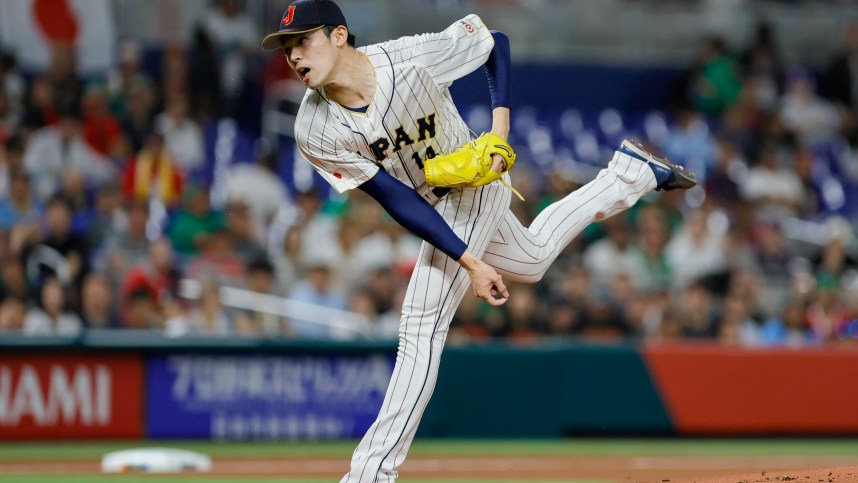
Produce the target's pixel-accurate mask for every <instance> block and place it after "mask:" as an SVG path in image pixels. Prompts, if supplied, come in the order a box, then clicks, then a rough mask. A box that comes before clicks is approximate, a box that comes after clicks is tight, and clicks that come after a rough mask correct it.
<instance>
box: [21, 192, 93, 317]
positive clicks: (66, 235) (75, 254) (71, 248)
mask: <svg viewBox="0 0 858 483" xmlns="http://www.w3.org/2000/svg"><path fill="white" fill-rule="evenodd" d="M44 218H45V228H44V233H43V234H42V236H41V238H40V239H39V240H37V241H36V242H35V243H33V244H32V245H30V246H29V247H27V249H26V250H25V253H24V260H25V261H26V264H27V268H28V272H29V270H30V267H38V266H44V267H46V268H48V269H49V271H50V272H51V273H53V274H54V275H56V276H58V277H60V279H61V281H62V282H64V283H69V284H71V291H70V292H71V293H70V299H69V302H70V303H71V306H73V307H77V306H78V303H79V301H80V298H79V297H80V287H81V283H82V282H83V278H84V276H85V275H86V273H87V272H88V271H89V254H90V247H89V244H88V243H87V242H86V239H85V238H83V237H82V236H80V235H78V234H76V233H73V232H72V231H71V228H72V206H71V203H70V202H69V200H68V199H66V198H63V197H61V196H56V197H53V198H51V199H50V200H49V201H48V203H47V205H46V206H45V215H44Z"/></svg>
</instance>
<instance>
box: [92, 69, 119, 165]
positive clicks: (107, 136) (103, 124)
mask: <svg viewBox="0 0 858 483" xmlns="http://www.w3.org/2000/svg"><path fill="white" fill-rule="evenodd" d="M83 137H84V139H86V142H87V143H89V145H90V147H92V148H93V149H95V150H96V151H97V152H98V153H99V154H101V155H102V156H109V157H111V158H113V159H122V158H124V157H125V156H127V153H126V145H125V140H124V138H123V136H122V127H121V126H120V124H119V120H118V119H116V117H114V115H113V113H112V112H110V98H109V96H108V92H107V87H106V86H104V85H101V84H91V85H90V86H89V87H87V89H86V94H85V95H84V98H83Z"/></svg>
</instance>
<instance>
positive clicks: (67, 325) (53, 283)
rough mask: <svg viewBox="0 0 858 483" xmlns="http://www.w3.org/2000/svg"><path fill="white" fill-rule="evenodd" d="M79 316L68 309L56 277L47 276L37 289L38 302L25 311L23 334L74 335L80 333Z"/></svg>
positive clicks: (64, 295)
mask: <svg viewBox="0 0 858 483" xmlns="http://www.w3.org/2000/svg"><path fill="white" fill-rule="evenodd" d="M81 329H82V324H81V321H80V318H79V317H78V316H77V315H76V314H75V313H74V312H72V311H70V310H68V306H67V298H66V294H65V292H64V289H63V287H62V285H60V282H59V280H57V278H56V277H48V278H47V279H45V281H44V282H43V283H42V287H41V289H40V290H39V297H38V302H37V305H36V306H35V307H33V308H32V309H30V310H29V311H27V316H26V318H25V319H24V334H27V335H57V336H76V335H78V334H79V333H80V331H81Z"/></svg>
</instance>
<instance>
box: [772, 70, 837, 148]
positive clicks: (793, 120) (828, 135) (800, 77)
mask: <svg viewBox="0 0 858 483" xmlns="http://www.w3.org/2000/svg"><path fill="white" fill-rule="evenodd" d="M815 89H816V82H815V81H814V79H813V74H811V73H810V72H809V71H808V70H806V69H804V68H802V67H793V68H792V69H790V71H789V76H788V78H787V89H786V94H785V95H784V97H783V99H782V101H781V107H780V120H781V123H782V124H783V126H784V129H786V130H787V131H789V132H790V133H792V134H794V135H795V136H796V137H797V138H798V140H799V141H800V142H801V143H802V144H804V145H810V146H812V145H816V144H819V143H823V142H826V141H829V140H831V139H832V138H833V137H834V136H835V134H836V133H837V131H838V129H839V128H840V125H841V119H840V113H838V112H837V109H835V108H834V106H832V105H831V104H830V103H829V102H828V101H826V100H824V99H822V98H821V97H819V96H818V95H817V94H816V92H815Z"/></svg>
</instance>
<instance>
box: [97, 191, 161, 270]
mask: <svg viewBox="0 0 858 483" xmlns="http://www.w3.org/2000/svg"><path fill="white" fill-rule="evenodd" d="M148 221H149V206H148V205H147V204H146V203H135V202H132V203H130V204H129V205H128V210H127V223H126V226H125V229H124V230H122V231H118V232H116V233H113V234H112V235H111V236H110V237H109V238H108V239H107V241H106V242H105V246H104V248H103V250H102V254H101V255H100V257H99V258H98V261H97V263H98V265H99V266H101V267H103V268H104V269H105V270H106V273H108V274H109V278H110V279H111V280H117V281H118V280H124V279H125V277H126V276H127V275H128V272H129V270H131V268H132V267H134V266H137V265H143V264H145V263H146V261H147V260H148V259H149V249H150V245H151V242H150V240H149V236H148V233H147V224H148Z"/></svg>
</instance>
